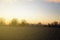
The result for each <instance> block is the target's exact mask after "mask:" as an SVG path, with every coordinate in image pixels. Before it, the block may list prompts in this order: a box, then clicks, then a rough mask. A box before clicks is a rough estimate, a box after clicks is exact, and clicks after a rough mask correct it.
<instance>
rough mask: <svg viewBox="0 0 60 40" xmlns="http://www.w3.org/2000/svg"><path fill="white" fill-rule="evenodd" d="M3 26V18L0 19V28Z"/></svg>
mask: <svg viewBox="0 0 60 40" xmlns="http://www.w3.org/2000/svg"><path fill="white" fill-rule="evenodd" d="M2 25H5V19H4V18H0V26H2Z"/></svg>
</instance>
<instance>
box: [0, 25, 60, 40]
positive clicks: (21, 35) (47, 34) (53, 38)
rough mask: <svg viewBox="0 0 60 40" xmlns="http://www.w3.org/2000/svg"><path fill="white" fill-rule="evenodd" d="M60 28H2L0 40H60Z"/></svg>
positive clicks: (0, 28) (0, 29)
mask: <svg viewBox="0 0 60 40" xmlns="http://www.w3.org/2000/svg"><path fill="white" fill-rule="evenodd" d="M59 34H60V28H49V27H27V26H26V27H9V26H8V27H6V26H2V27H0V40H60V38H59V37H60V35H59Z"/></svg>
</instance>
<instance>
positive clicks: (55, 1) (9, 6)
mask: <svg viewBox="0 0 60 40" xmlns="http://www.w3.org/2000/svg"><path fill="white" fill-rule="evenodd" d="M0 17H3V18H5V19H7V20H10V19H12V18H18V19H25V20H27V21H28V22H30V23H37V22H42V23H50V22H53V21H58V22H60V0H0Z"/></svg>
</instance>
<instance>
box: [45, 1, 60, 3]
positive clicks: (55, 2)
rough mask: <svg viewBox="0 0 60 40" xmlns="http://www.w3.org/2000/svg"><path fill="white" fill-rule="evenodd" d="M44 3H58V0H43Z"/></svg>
mask: <svg viewBox="0 0 60 40" xmlns="http://www.w3.org/2000/svg"><path fill="white" fill-rule="evenodd" d="M45 1H46V2H55V3H59V2H60V0H45Z"/></svg>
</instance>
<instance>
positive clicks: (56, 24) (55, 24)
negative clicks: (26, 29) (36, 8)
mask: <svg viewBox="0 0 60 40" xmlns="http://www.w3.org/2000/svg"><path fill="white" fill-rule="evenodd" d="M0 26H36V27H60V23H59V22H57V21H54V22H52V23H48V24H42V23H41V22H39V23H37V24H29V23H27V22H26V20H22V21H21V23H18V20H17V19H16V18H13V19H12V20H11V22H10V23H9V24H8V25H6V23H5V19H3V18H0Z"/></svg>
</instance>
